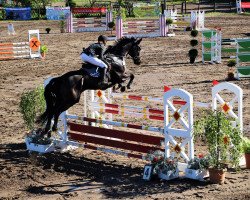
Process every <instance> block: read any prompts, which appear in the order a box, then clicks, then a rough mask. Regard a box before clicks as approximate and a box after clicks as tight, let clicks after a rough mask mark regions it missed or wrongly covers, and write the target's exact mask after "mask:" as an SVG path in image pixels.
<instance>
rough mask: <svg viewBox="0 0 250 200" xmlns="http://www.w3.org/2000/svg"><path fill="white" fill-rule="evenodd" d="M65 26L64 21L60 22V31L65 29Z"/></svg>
mask: <svg viewBox="0 0 250 200" xmlns="http://www.w3.org/2000/svg"><path fill="white" fill-rule="evenodd" d="M65 25H66V22H65V20H64V19H61V20H60V21H59V26H60V29H64V28H65Z"/></svg>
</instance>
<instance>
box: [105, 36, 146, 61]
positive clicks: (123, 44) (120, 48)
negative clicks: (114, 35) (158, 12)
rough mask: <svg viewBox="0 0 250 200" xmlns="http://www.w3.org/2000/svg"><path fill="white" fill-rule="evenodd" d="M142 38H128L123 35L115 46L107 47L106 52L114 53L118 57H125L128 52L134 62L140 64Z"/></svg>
mask: <svg viewBox="0 0 250 200" xmlns="http://www.w3.org/2000/svg"><path fill="white" fill-rule="evenodd" d="M141 41H142V38H140V39H139V38H138V39H137V38H134V37H131V38H128V37H122V38H121V39H119V40H117V41H116V43H115V44H114V45H113V46H110V47H108V48H107V50H106V52H105V54H108V53H110V54H114V55H116V56H118V57H124V56H126V55H127V54H128V55H130V56H131V57H132V59H133V61H134V64H136V65H139V64H141V58H140V51H141V48H140V46H139V45H140V43H141Z"/></svg>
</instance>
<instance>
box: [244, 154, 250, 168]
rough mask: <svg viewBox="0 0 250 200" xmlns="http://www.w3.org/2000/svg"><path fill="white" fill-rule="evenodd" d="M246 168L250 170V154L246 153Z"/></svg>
mask: <svg viewBox="0 0 250 200" xmlns="http://www.w3.org/2000/svg"><path fill="white" fill-rule="evenodd" d="M245 159H246V168H247V169H250V153H245Z"/></svg>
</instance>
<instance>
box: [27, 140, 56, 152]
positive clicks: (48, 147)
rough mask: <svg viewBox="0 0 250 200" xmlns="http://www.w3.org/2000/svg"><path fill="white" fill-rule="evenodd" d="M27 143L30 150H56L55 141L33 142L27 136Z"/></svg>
mask: <svg viewBox="0 0 250 200" xmlns="http://www.w3.org/2000/svg"><path fill="white" fill-rule="evenodd" d="M25 143H26V147H27V149H28V150H29V151H36V152H39V153H49V152H52V151H54V150H55V145H54V143H50V144H36V143H32V142H31V141H30V139H29V138H28V137H26V138H25Z"/></svg>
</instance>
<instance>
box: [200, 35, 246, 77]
mask: <svg viewBox="0 0 250 200" xmlns="http://www.w3.org/2000/svg"><path fill="white" fill-rule="evenodd" d="M227 46H229V48H228V47H227ZM222 53H227V54H234V55H230V56H229V57H226V58H233V59H236V62H237V65H236V68H237V77H238V78H249V77H250V38H238V39H237V38H236V39H225V40H222V34H221V31H220V30H206V31H203V32H202V62H203V63H205V62H210V63H221V60H222V58H224V57H222V55H221V54H222Z"/></svg>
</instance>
